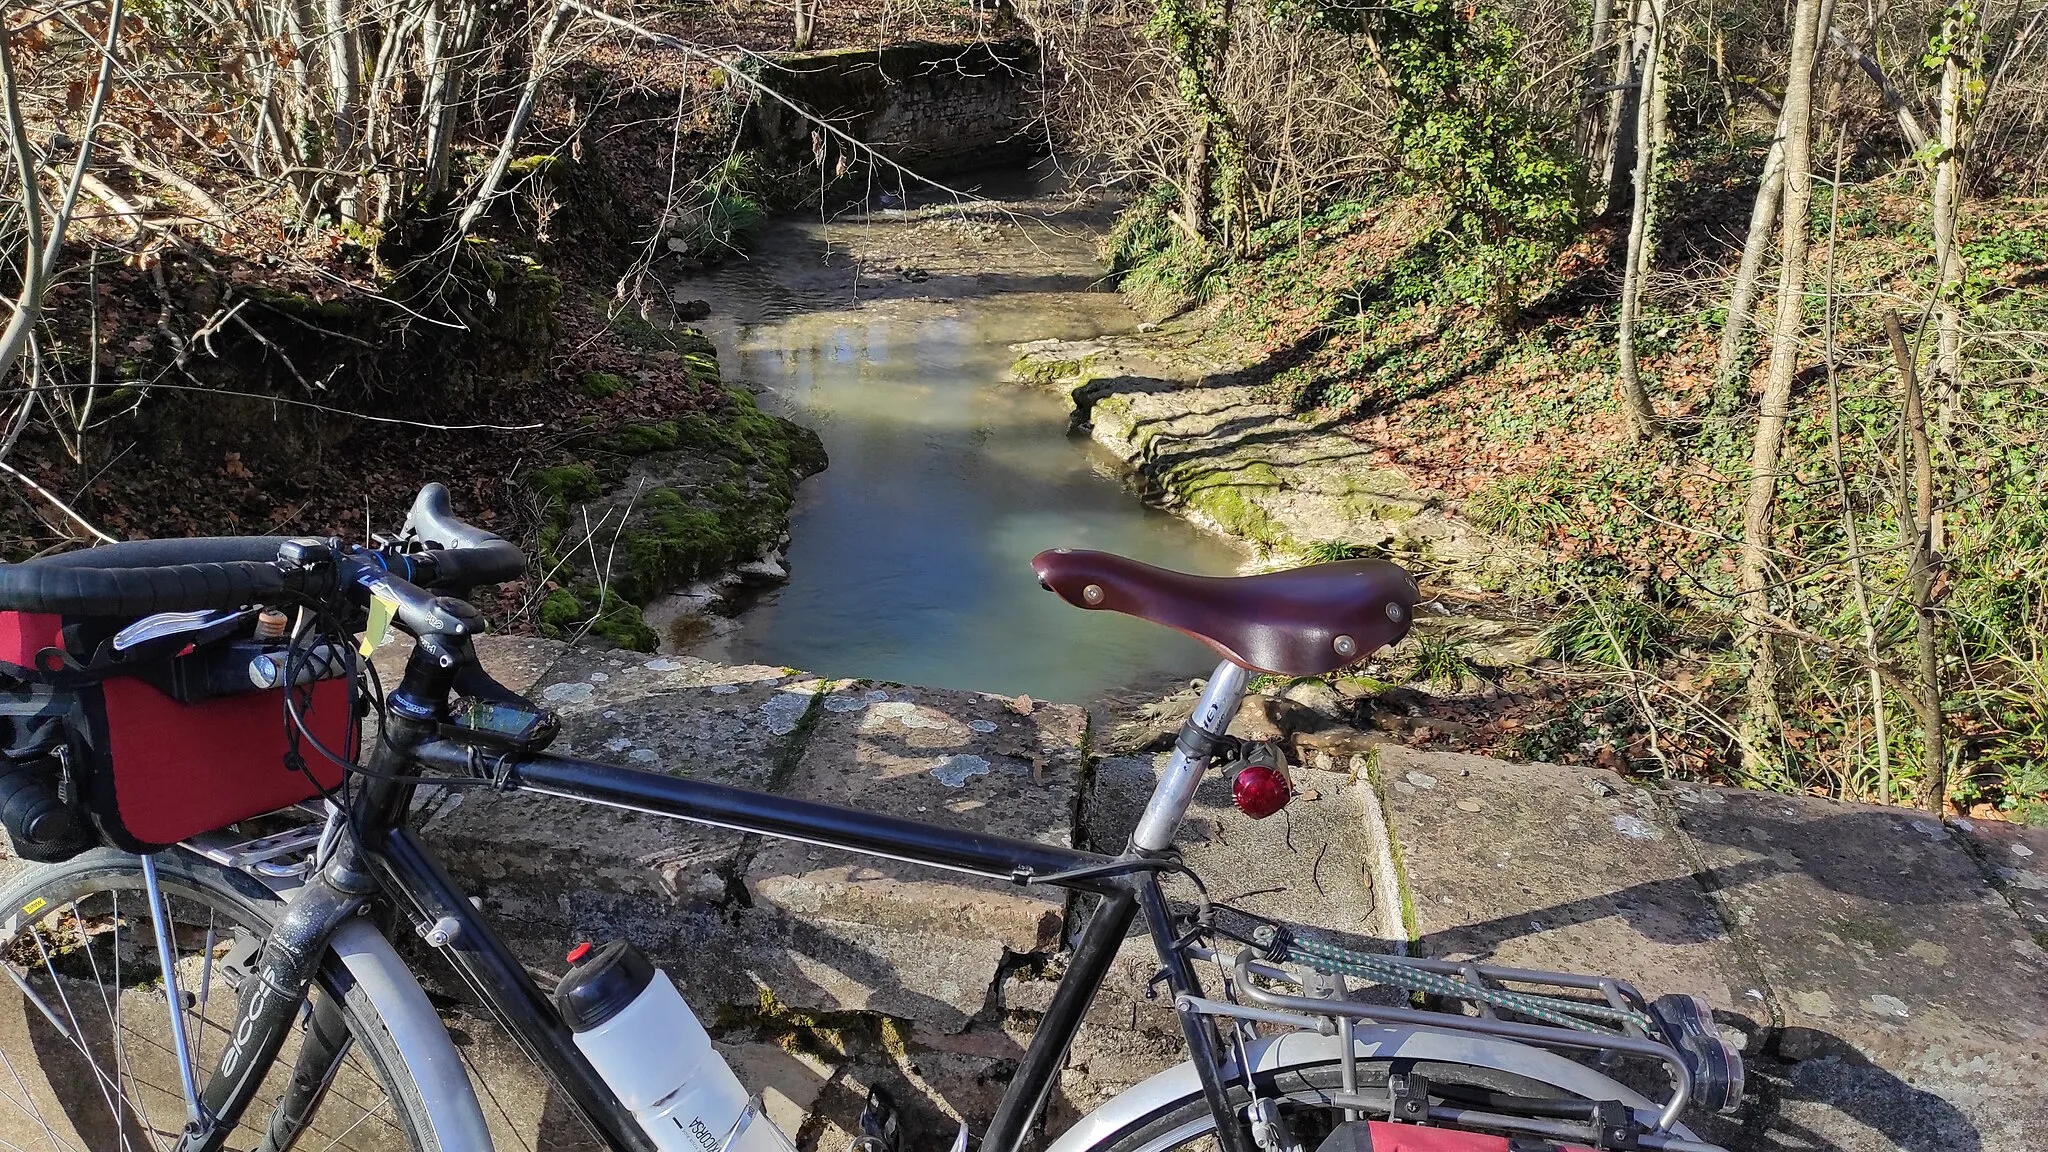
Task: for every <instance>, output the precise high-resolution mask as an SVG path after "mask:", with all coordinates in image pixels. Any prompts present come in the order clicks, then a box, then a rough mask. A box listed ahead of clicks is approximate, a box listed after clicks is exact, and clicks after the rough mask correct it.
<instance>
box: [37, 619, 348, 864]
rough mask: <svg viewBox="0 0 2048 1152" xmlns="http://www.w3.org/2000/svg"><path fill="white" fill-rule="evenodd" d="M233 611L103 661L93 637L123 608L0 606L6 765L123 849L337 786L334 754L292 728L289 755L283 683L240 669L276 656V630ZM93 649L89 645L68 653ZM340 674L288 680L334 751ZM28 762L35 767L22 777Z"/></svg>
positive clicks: (339, 744) (162, 841)
mask: <svg viewBox="0 0 2048 1152" xmlns="http://www.w3.org/2000/svg"><path fill="white" fill-rule="evenodd" d="M246 615H248V616H249V617H250V619H249V620H248V621H246V622H233V623H229V624H226V625H223V628H222V629H221V630H218V631H217V634H213V635H209V636H206V637H204V638H202V639H200V640H199V641H197V642H195V643H182V642H179V641H174V642H173V645H172V646H171V647H170V648H169V649H168V650H160V651H158V652H155V653H150V654H146V655H144V656H142V657H140V658H138V659H135V660H133V661H128V662H123V663H120V664H118V665H115V666H109V665H108V664H107V662H106V661H105V660H104V659H103V657H104V655H105V654H106V653H107V652H108V651H109V649H108V648H107V647H106V645H105V638H106V637H109V636H111V635H112V633H113V632H114V631H116V630H118V628H119V627H120V625H122V624H126V623H130V621H117V622H111V623H110V622H105V621H78V620H72V619H67V618H65V617H60V616H55V615H48V614H42V613H24V612H0V721H4V722H6V723H7V724H8V725H9V726H10V729H11V731H10V732H9V737H10V746H9V747H8V749H7V750H6V755H9V756H12V757H14V758H15V759H14V763H13V764H12V767H13V768H14V769H15V770H16V772H17V774H18V775H19V776H21V777H23V778H24V782H25V783H28V784H29V785H31V786H38V785H40V786H44V787H46V788H47V789H48V790H49V791H51V792H53V793H55V794H56V795H59V796H61V798H62V803H64V804H66V805H69V806H70V807H71V808H72V809H73V811H74V812H75V813H76V814H77V816H79V817H80V818H81V819H80V820H79V823H81V824H84V823H86V822H88V821H89V823H90V826H91V828H92V829H94V830H96V831H97V838H98V839H99V840H100V841H103V842H105V843H107V844H111V845H113V846H114V847H116V848H121V849H123V850H126V851H129V852H152V851H155V850H157V849H159V848H163V847H166V846H168V845H171V844H176V843H177V842H179V841H180V840H185V839H189V838H190V837H193V836H197V835H199V834H200V833H202V832H211V831H215V830H217V829H221V828H226V827H228V826H229V825H231V824H235V823H237V822H239V821H242V820H247V819H249V818H250V817H252V816H259V815H262V814H263V813H266V812H272V811H276V810H277V809H280V808H285V807H289V806H290V805H293V804H297V803H299V802H301V801H304V800H310V799H312V798H313V797H316V796H318V795H320V794H321V793H322V792H323V791H327V790H331V789H333V788H335V787H337V786H339V785H340V783H341V775H342V770H341V767H340V766H339V765H337V764H335V763H334V762H333V761H332V760H330V759H328V758H327V757H326V756H323V755H322V754H321V753H320V752H319V751H318V750H317V749H315V748H314V747H313V746H312V745H311V743H309V742H308V741H306V740H305V739H304V738H303V737H302V738H301V739H300V741H299V754H300V759H301V761H302V762H303V770H300V769H296V768H293V767H290V766H288V764H287V762H286V761H287V752H288V751H289V750H290V741H289V739H288V737H287V725H288V724H289V720H288V719H287V717H286V715H285V712H284V689H282V688H270V689H263V688H258V687H257V686H256V685H255V684H254V683H253V682H252V681H251V680H250V679H249V678H248V674H247V669H248V666H249V662H250V660H251V659H253V658H254V657H255V656H258V655H265V654H267V653H270V652H275V653H276V655H277V657H278V659H279V660H280V661H281V660H282V659H283V656H284V651H285V644H284V642H283V641H281V640H280V641H272V642H268V647H266V646H265V644H266V642H263V641H257V640H254V639H253V638H252V636H251V635H250V632H251V630H252V629H253V615H254V614H253V613H248V614H246ZM94 652H97V653H99V654H100V657H101V658H91V657H90V656H88V657H87V658H85V659H84V660H83V662H81V654H91V653H94ZM348 684H349V681H348V679H347V677H346V676H341V677H337V678H333V679H322V680H317V681H314V682H313V683H312V684H311V685H310V686H309V687H306V688H302V689H300V690H299V694H300V700H301V701H302V704H301V707H300V709H299V711H300V714H301V715H302V716H303V717H304V719H305V722H306V728H307V731H308V732H309V733H310V734H311V735H312V736H313V737H314V738H315V739H317V740H318V741H319V742H320V744H321V745H322V746H324V747H325V748H327V749H328V750H329V751H331V752H333V753H334V754H335V755H337V756H341V757H344V758H346V757H348V756H349V755H351V754H352V753H353V751H354V748H355V737H356V720H355V717H354V716H353V715H352V714H351V700H350V698H349V691H348ZM38 722H40V723H39V727H36V728H33V729H32V728H31V727H30V726H31V725H36V724H38ZM30 756H40V757H41V759H39V760H30V759H28V757H30ZM6 767H8V766H7V765H0V769H4V768H6ZM38 769H39V770H40V771H42V772H44V773H45V774H46V776H47V779H46V780H40V781H39V780H33V779H26V776H27V774H28V773H31V772H33V771H36V770H38ZM46 804H47V801H46ZM17 807H18V806H17ZM12 810H13V809H10V811H12ZM8 830H9V832H10V833H12V834H13V835H14V838H15V840H16V842H17V845H19V844H20V843H21V841H22V839H23V837H22V834H21V829H20V828H18V827H16V825H15V824H14V822H13V821H10V822H9V826H8ZM81 830H82V829H81ZM80 850H82V848H81V849H80ZM74 854H75V853H74Z"/></svg>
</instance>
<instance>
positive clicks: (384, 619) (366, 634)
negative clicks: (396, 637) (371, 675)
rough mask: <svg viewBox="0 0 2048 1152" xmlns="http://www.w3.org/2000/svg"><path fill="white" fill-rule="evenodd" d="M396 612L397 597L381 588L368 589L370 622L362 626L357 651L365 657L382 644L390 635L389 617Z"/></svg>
mask: <svg viewBox="0 0 2048 1152" xmlns="http://www.w3.org/2000/svg"><path fill="white" fill-rule="evenodd" d="M397 614H398V598H397V597H395V596H393V595H391V594H390V593H389V592H386V591H385V590H384V589H382V588H372V589H370V622H369V624H367V625H366V626H364V628H363V644H362V647H361V648H358V649H357V651H358V652H360V653H362V655H363V657H364V658H365V659H368V658H369V656H370V655H371V654H372V653H374V652H376V651H377V649H378V648H379V647H381V646H383V643H384V638H385V637H387V636H389V635H391V618H392V617H393V616H395V615H397Z"/></svg>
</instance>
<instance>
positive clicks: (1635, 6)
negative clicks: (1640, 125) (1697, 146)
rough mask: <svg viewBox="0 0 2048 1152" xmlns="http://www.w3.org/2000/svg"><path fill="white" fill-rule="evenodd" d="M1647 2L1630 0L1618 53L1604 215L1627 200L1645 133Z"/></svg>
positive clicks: (1604, 168) (1609, 110)
mask: <svg viewBox="0 0 2048 1152" xmlns="http://www.w3.org/2000/svg"><path fill="white" fill-rule="evenodd" d="M1644 2H1645V0H1630V4H1629V10H1628V13H1629V14H1628V30H1629V34H1628V37H1627V38H1626V39H1624V40H1622V41H1620V42H1619V44H1618V45H1617V47H1616V51H1615V54H1614V78H1613V84H1612V87H1613V89H1614V90H1613V92H1612V93H1611V94H1610V95H1609V97H1608V101H1607V140H1608V149H1607V154H1606V156H1605V157H1604V158H1603V164H1602V169H1601V175H1600V190H1601V191H1600V205H1601V207H1600V214H1601V215H1603V216H1612V215H1614V214H1615V213H1617V212H1620V211H1621V209H1622V205H1623V204H1625V203H1626V202H1627V201H1626V199H1625V197H1624V190H1625V189H1626V188H1628V186H1629V185H1628V178H1629V175H1630V174H1631V173H1633V172H1634V171H1635V169H1636V146H1637V138H1638V137H1639V136H1640V135H1641V133H1640V131H1639V130H1638V129H1637V121H1638V120H1639V119H1640V118H1641V116H1642V108H1643V84H1642V79H1643V71H1642V65H1643V51H1644V49H1645V48H1646V47H1647V45H1646V43H1645V40H1644V32H1645V29H1644V21H1643V16H1642V7H1643V4H1644Z"/></svg>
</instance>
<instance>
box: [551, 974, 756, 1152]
mask: <svg viewBox="0 0 2048 1152" xmlns="http://www.w3.org/2000/svg"><path fill="white" fill-rule="evenodd" d="M567 960H568V961H569V971H568V973H567V974H566V975H564V976H563V977H562V981H561V983H559V984H557V985H556V986H555V1010H556V1011H558V1012H560V1013H561V1014H562V1020H563V1022H565V1023H567V1024H568V1025H569V1029H570V1031H572V1032H574V1033H575V1034H576V1047H577V1048H579V1049H581V1050H582V1051H583V1055H584V1057H585V1058H586V1059H588V1060H589V1061H590V1063H591V1066H592V1067H594V1068H596V1069H597V1072H598V1075H600V1076H603V1077H604V1081H605V1083H606V1084H608V1085H610V1086H611V1089H612V1092H613V1093H615V1094H616V1095H617V1096H618V1098H619V1102H620V1103H622V1104H624V1105H625V1106H626V1109H627V1110H628V1111H630V1112H632V1113H633V1117H634V1119H636V1120H638V1121H639V1122H640V1126H641V1127H642V1128H643V1129H645V1130H646V1132H647V1135H648V1136H649V1137H650V1138H652V1139H653V1141H654V1145H655V1147H657V1148H659V1149H661V1152H796V1146H795V1145H794V1144H792V1143H790V1140H789V1138H788V1137H787V1136H784V1135H783V1134H782V1131H781V1130H780V1129H778V1128H776V1127H775V1125H774V1123H772V1122H771V1121H770V1120H769V1119H768V1117H766V1116H764V1115H762V1114H761V1110H760V1108H759V1107H757V1106H756V1105H755V1104H754V1103H753V1101H752V1100H751V1099H749V1097H748V1096H747V1090H746V1089H745V1088H743V1087H741V1086H740V1080H739V1077H737V1076H735V1075H733V1073H732V1069H731V1068H729V1067H727V1066H726V1063H725V1059H724V1058H723V1057H721V1056H720V1055H719V1054H718V1052H717V1050H716V1049H714V1048H712V1047H711V1037H710V1036H709V1035H707V1034H706V1033H705V1031H704V1026H703V1025H702V1024H700V1023H698V1022H697V1014H696V1013H694V1012H692V1011H690V1006H689V1005H688V1004H685V1003H683V997H682V994H681V993H679V992H677V991H676V986H675V984H674V982H672V981H671V980H669V978H668V975H667V974H666V973H664V972H662V971H661V969H659V968H656V967H655V966H654V965H653V964H651V963H649V962H648V960H647V957H645V956H643V955H641V954H640V950H639V949H637V948H635V947H633V946H632V945H631V944H629V943H627V942H626V941H624V940H614V941H612V942H611V943H609V944H605V945H603V946H601V947H594V946H592V945H591V944H589V943H587V942H586V943H583V944H578V945H577V946H576V947H575V949H574V950H572V951H571V952H570V953H569V955H568V957H567Z"/></svg>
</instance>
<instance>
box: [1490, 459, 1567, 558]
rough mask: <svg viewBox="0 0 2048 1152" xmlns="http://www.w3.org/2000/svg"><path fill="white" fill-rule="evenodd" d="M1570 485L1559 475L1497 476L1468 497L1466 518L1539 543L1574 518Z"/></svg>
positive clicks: (1521, 539) (1494, 530) (1515, 537)
mask: <svg viewBox="0 0 2048 1152" xmlns="http://www.w3.org/2000/svg"><path fill="white" fill-rule="evenodd" d="M1565 491H1566V486H1565V482H1564V481H1563V479H1562V478H1560V477H1555V476H1514V477H1509V478H1507V479H1505V480H1496V481H1494V482H1493V483H1492V484H1489V485H1487V486H1486V487H1484V488H1481V489H1480V490H1479V491H1477V492H1474V493H1473V494H1472V495H1471V496H1470V497H1469V498H1467V499H1466V501H1465V518H1466V519H1467V520H1470V521H1472V523H1474V524H1476V525H1478V526H1479V527H1481V528H1484V529H1485V530H1486V531H1488V532H1492V533H1495V534H1496V535H1500V536H1506V537H1508V538H1509V539H1512V540H1520V541H1523V542H1525V543H1532V544H1533V543H1537V542H1539V541H1541V540H1543V539H1544V538H1546V537H1547V536H1549V535H1550V533H1551V532H1553V531H1555V530H1556V529H1559V528H1562V527H1564V526H1565V525H1566V524H1569V523H1570V522H1571V518H1572V512H1571V509H1570V508H1569V507H1568V506H1567V505H1566V504H1565V502H1564V496H1565Z"/></svg>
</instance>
